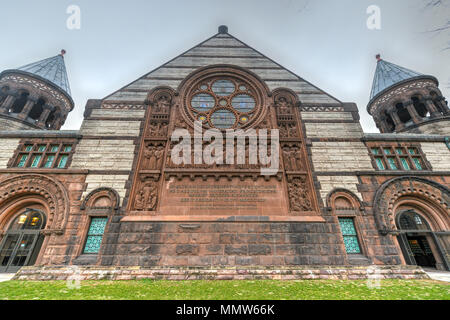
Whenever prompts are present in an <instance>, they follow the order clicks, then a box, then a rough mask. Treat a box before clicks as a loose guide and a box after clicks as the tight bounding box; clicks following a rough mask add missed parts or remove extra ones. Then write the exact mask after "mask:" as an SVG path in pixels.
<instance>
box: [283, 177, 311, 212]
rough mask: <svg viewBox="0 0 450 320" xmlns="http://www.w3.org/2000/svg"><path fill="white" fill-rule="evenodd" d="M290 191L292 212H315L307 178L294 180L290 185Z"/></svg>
mask: <svg viewBox="0 0 450 320" xmlns="http://www.w3.org/2000/svg"><path fill="white" fill-rule="evenodd" d="M288 189H289V203H290V208H291V211H296V212H299V211H312V210H313V208H312V203H311V197H310V194H309V190H308V188H307V179H306V177H301V176H299V177H295V178H293V179H292V180H291V181H290V182H289V184H288Z"/></svg>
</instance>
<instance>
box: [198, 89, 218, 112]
mask: <svg viewBox="0 0 450 320" xmlns="http://www.w3.org/2000/svg"><path fill="white" fill-rule="evenodd" d="M215 104H216V100H215V99H214V97H213V96H212V95H210V94H207V93H201V94H197V95H195V96H194V97H193V98H192V107H193V108H194V109H195V110H197V111H199V112H208V111H209V110H211V109H212V108H214V105H215Z"/></svg>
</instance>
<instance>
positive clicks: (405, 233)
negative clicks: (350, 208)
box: [373, 177, 450, 270]
mask: <svg viewBox="0 0 450 320" xmlns="http://www.w3.org/2000/svg"><path fill="white" fill-rule="evenodd" d="M449 199H450V191H449V189H448V188H447V187H446V186H443V185H441V184H439V183H437V182H435V181H430V180H427V179H423V178H418V177H401V178H396V179H392V180H390V181H387V182H386V183H384V184H383V185H382V186H381V188H380V189H379V190H378V192H377V194H376V196H375V200H374V203H373V207H374V214H375V220H376V223H377V227H378V230H379V232H380V233H381V234H382V235H384V236H388V235H390V236H393V237H395V238H394V241H396V243H397V246H398V248H399V251H401V252H402V253H403V257H404V261H405V263H406V264H412V265H416V264H419V265H423V266H432V265H433V263H428V265H427V264H426V263H419V262H418V261H417V260H418V259H417V252H418V251H419V249H420V248H419V247H416V249H417V250H416V252H414V250H413V249H414V248H412V246H414V245H415V244H418V245H420V247H421V249H422V250H425V251H427V250H428V253H427V254H428V256H430V255H431V253H432V255H433V259H435V260H436V263H435V267H437V268H438V269H446V270H450V265H449V251H450V248H449V242H450V241H449V236H450V231H449V230H450V216H449V213H450V211H449V203H450V201H449ZM406 213H411V214H413V217H415V216H417V217H419V219H422V220H423V223H424V224H426V225H427V228H425V229H423V228H416V229H414V228H413V229H412V230H408V228H406V227H405V224H404V223H403V224H402V222H401V219H402V217H404V216H405V214H406ZM422 220H421V221H422ZM410 225H412V226H413V227H414V225H413V224H412V223H411V224H410ZM411 241H415V243H414V244H413V243H412V242H411ZM415 256H416V257H415ZM420 259H421V258H420ZM430 259H431V258H430Z"/></svg>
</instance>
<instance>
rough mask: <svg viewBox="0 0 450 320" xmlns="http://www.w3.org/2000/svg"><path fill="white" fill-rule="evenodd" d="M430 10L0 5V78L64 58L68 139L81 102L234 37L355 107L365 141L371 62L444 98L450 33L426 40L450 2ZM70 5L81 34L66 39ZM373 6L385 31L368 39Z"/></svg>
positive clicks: (139, 3)
mask: <svg viewBox="0 0 450 320" xmlns="http://www.w3.org/2000/svg"><path fill="white" fill-rule="evenodd" d="M428 1H430V0H395V1H393V0H371V1H366V0H310V1H307V0H276V1H275V0H272V1H269V0H267V1H266V0H226V1H224V0H222V1H217V0H189V1H181V0H164V1H151V0H146V1H144V0H127V1H123V0H117V1H116V0H115V1H111V0H72V1H66V0H37V1H29V0H14V1H8V2H6V3H3V4H2V10H1V12H0V30H2V31H3V32H2V37H1V40H0V41H1V49H2V50H0V70H5V69H11V68H16V67H20V66H22V65H25V64H28V63H30V62H34V61H37V60H40V59H44V58H47V57H50V56H54V55H56V54H58V53H59V51H60V50H61V49H62V48H64V49H66V50H67V55H66V64H67V69H68V73H69V81H70V85H71V89H72V95H73V99H74V101H75V104H76V107H75V110H74V111H73V112H72V113H71V115H70V116H69V118H68V120H67V122H66V125H65V126H64V129H78V128H79V127H80V125H81V122H82V119H83V111H84V107H85V104H86V101H87V99H101V98H104V97H106V96H107V95H108V94H110V93H112V92H114V91H116V90H117V89H119V88H121V87H122V86H124V85H125V84H128V83H130V82H131V81H133V80H135V79H137V78H139V77H140V76H142V75H143V74H145V73H147V72H149V71H150V70H152V69H154V68H156V67H158V66H160V65H161V64H163V63H165V62H167V61H168V60H170V59H172V58H173V57H175V56H177V55H179V54H180V53H182V52H184V51H186V50H187V49H189V48H191V47H193V46H194V45H197V44H198V43H200V42H202V41H204V40H205V39H207V38H209V37H211V36H212V35H214V34H215V33H217V27H218V26H219V25H221V24H226V25H228V27H229V32H230V34H232V35H233V36H235V37H237V38H238V39H240V40H242V41H243V42H245V43H247V44H248V45H250V46H252V47H254V48H255V49H257V50H258V51H260V52H262V53H263V54H265V55H267V56H268V57H270V58H272V59H273V60H275V61H277V62H278V63H280V64H281V65H283V66H284V67H286V68H288V69H290V70H291V71H293V72H295V73H296V74H298V75H299V76H301V77H303V78H304V79H306V80H308V81H310V82H311V83H313V84H314V85H316V86H318V87H319V88H321V89H322V90H324V91H326V92H328V93H330V94H331V95H333V96H335V97H336V98H338V99H340V100H341V101H345V102H355V103H357V104H358V107H359V110H360V113H361V123H362V125H363V127H364V129H365V131H366V132H377V129H376V127H375V124H374V122H373V121H372V119H371V118H370V117H369V115H368V114H367V112H366V106H367V103H368V100H369V94H370V89H371V85H372V79H373V74H374V71H375V67H376V60H375V55H376V54H377V53H381V54H382V57H383V58H384V59H385V60H387V61H390V62H393V63H396V64H399V65H401V66H404V67H406V68H409V69H412V70H415V71H418V72H421V73H425V74H431V75H434V76H436V77H437V78H438V79H439V80H440V83H441V89H442V90H443V92H444V95H445V96H446V97H447V98H450V88H449V87H450V80H449V79H450V67H449V62H450V50H443V49H444V48H445V47H446V46H448V44H447V42H448V40H449V33H448V32H447V33H445V32H442V33H440V34H433V33H429V32H427V31H429V30H432V29H434V28H437V27H440V26H441V25H443V24H445V23H446V19H448V17H449V16H450V1H448V0H443V1H444V6H443V7H441V8H440V9H439V10H424V9H423V8H424V6H425V4H426V3H427V2H428ZM69 5H77V6H79V7H80V9H81V29H79V30H69V29H68V28H67V26H66V21H67V19H68V18H69V14H67V13H66V11H67V8H68V6H69ZM370 5H377V6H378V7H379V8H380V9H381V30H369V29H368V27H367V23H366V22H367V19H368V18H369V15H368V14H367V13H366V10H367V8H368V7H369V6H370Z"/></svg>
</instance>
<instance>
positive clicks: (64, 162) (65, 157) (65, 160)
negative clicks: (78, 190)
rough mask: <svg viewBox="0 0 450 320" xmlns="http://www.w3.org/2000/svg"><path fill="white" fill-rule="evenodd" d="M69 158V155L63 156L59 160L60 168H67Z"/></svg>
mask: <svg viewBox="0 0 450 320" xmlns="http://www.w3.org/2000/svg"><path fill="white" fill-rule="evenodd" d="M68 159H69V156H61V159H60V160H59V163H58V168H60V169H61V168H65V167H66V164H67V160H68Z"/></svg>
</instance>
